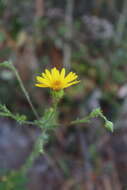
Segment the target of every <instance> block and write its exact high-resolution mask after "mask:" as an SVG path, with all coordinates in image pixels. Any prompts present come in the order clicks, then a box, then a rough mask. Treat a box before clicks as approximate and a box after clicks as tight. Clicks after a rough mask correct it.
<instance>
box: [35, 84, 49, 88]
mask: <svg viewBox="0 0 127 190" xmlns="http://www.w3.org/2000/svg"><path fill="white" fill-rule="evenodd" d="M35 86H37V87H43V88H46V87H49V86H47V85H45V84H35Z"/></svg>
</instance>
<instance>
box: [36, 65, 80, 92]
mask: <svg viewBox="0 0 127 190" xmlns="http://www.w3.org/2000/svg"><path fill="white" fill-rule="evenodd" d="M77 77H78V76H77V75H76V74H75V73H73V72H70V73H69V74H67V76H65V69H64V68H63V69H62V70H61V72H60V71H59V70H57V69H56V68H55V67H54V68H53V69H51V71H49V70H47V69H46V70H45V72H44V73H42V76H37V77H36V80H37V83H36V84H35V86H37V87H42V88H51V89H53V90H55V91H59V90H62V89H64V88H67V87H69V86H71V85H74V84H77V83H79V82H80V81H77V80H76V79H77Z"/></svg>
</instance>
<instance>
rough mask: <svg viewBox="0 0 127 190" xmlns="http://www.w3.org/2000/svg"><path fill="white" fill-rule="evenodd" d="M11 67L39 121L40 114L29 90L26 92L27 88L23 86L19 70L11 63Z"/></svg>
mask: <svg viewBox="0 0 127 190" xmlns="http://www.w3.org/2000/svg"><path fill="white" fill-rule="evenodd" d="M11 66H12V67H11V68H12V70H13V72H14V73H15V76H16V78H17V80H18V82H19V84H20V87H21V89H22V91H23V93H24V95H25V97H26V99H27V101H28V103H29V105H30V107H31V109H32V111H33V113H34V115H35V117H36V118H37V119H39V116H38V113H37V111H36V109H35V108H34V106H33V104H32V102H31V100H30V97H29V94H28V92H27V90H26V89H25V87H24V84H23V82H22V79H21V77H20V75H19V73H18V71H17V69H16V68H15V66H14V65H13V63H11Z"/></svg>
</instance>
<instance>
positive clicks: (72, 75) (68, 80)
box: [65, 72, 78, 82]
mask: <svg viewBox="0 0 127 190" xmlns="http://www.w3.org/2000/svg"><path fill="white" fill-rule="evenodd" d="M77 77H78V76H77V75H76V74H75V73H72V72H70V73H69V74H68V75H67V76H66V77H65V81H66V82H71V81H73V80H75V79H76V78H77Z"/></svg>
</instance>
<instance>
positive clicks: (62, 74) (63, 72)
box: [60, 68, 65, 80]
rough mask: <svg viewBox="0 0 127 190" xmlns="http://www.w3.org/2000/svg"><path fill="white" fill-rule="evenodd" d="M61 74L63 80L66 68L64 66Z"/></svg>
mask: <svg viewBox="0 0 127 190" xmlns="http://www.w3.org/2000/svg"><path fill="white" fill-rule="evenodd" d="M60 76H61V79H62V80H63V79H64V77H65V69H64V68H63V69H62V70H61V74H60Z"/></svg>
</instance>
